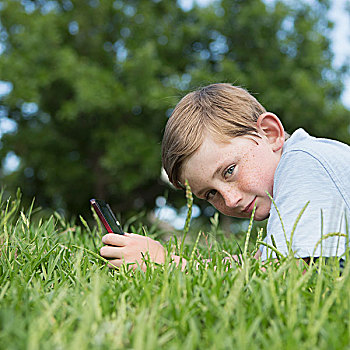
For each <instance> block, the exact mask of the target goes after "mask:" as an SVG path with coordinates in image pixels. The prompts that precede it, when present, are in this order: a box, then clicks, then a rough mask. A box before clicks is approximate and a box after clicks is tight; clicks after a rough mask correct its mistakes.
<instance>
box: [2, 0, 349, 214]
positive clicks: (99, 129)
mask: <svg viewBox="0 0 350 350" xmlns="http://www.w3.org/2000/svg"><path fill="white" fill-rule="evenodd" d="M327 10H328V5H327V2H326V1H318V2H316V5H314V6H313V7H311V6H309V5H307V4H306V3H304V2H300V1H295V2H294V3H292V4H290V5H287V4H285V3H283V2H281V1H276V2H275V4H274V5H269V6H267V5H266V4H265V3H264V2H263V1H261V0H249V1H240V0H236V1H228V0H223V1H221V2H213V4H211V5H210V6H208V7H206V8H200V7H194V8H193V9H192V10H190V11H184V10H183V9H182V8H181V7H180V6H179V5H178V4H177V3H176V2H175V1H146V0H132V1H121V0H119V1H107V0H106V1H98V0H91V1H83V0H76V1H72V2H71V1H69V0H61V1H45V0H37V1H29V0H22V1H15V0H12V1H10V0H7V1H3V2H2V5H1V12H0V14H1V34H0V37H1V38H2V44H3V47H4V50H3V52H2V54H1V55H0V76H1V79H2V80H4V81H8V82H11V83H12V84H13V89H12V91H11V93H10V94H8V95H7V96H4V97H3V98H2V101H1V102H2V105H3V111H5V115H6V117H7V118H10V119H11V120H13V121H15V122H16V125H17V128H16V131H15V132H13V133H9V134H6V135H4V136H3V137H2V139H1V143H2V144H1V149H0V159H4V158H5V156H6V155H7V154H8V152H10V151H14V152H15V153H16V154H17V155H18V156H19V157H20V159H21V162H20V166H19V168H18V170H17V171H15V172H14V173H12V174H9V175H6V174H5V173H4V172H2V173H1V174H0V176H1V179H2V182H3V183H4V184H6V185H7V188H8V189H9V190H10V191H13V190H14V189H15V187H17V186H20V187H21V189H22V191H23V193H24V195H25V197H26V198H29V199H31V198H32V197H34V196H35V197H36V199H37V203H39V204H41V205H43V206H49V207H53V208H56V209H57V208H63V209H65V210H66V212H67V213H70V214H78V213H83V214H84V213H86V212H87V210H88V199H89V198H91V197H94V196H95V197H100V198H104V199H106V200H108V201H110V202H111V203H112V204H113V206H114V208H115V209H116V210H120V211H126V210H131V209H135V210H139V209H140V208H151V207H152V206H153V204H154V198H155V197H156V196H157V195H159V194H162V193H164V191H165V189H166V186H165V185H164V183H163V182H162V181H161V180H160V179H159V175H160V168H161V164H160V142H161V137H162V130H163V128H164V125H165V123H166V120H167V116H168V115H169V113H170V111H171V108H172V107H173V106H174V105H175V103H176V102H177V101H178V99H179V98H180V97H181V96H183V95H184V94H185V93H186V92H187V91H188V90H192V89H193V88H196V87H198V86H199V85H204V84H208V83H211V82H218V81H227V82H233V83H236V84H238V85H241V86H244V87H246V88H247V89H248V90H250V91H251V92H253V93H259V95H257V97H258V99H259V100H260V101H261V102H262V103H263V104H265V105H266V107H267V108H268V109H269V110H271V111H273V112H275V113H277V114H278V115H279V116H280V117H281V118H282V120H283V122H284V123H285V125H286V128H287V130H288V131H293V130H294V129H295V128H296V127H300V126H301V127H305V128H306V129H307V130H308V131H310V133H312V134H314V135H323V136H330V137H335V138H338V139H341V140H343V141H349V133H348V130H347V127H348V123H349V111H347V110H346V109H345V108H344V107H343V106H342V105H341V103H340V102H339V96H340V94H341V92H342V89H343V86H342V83H341V78H342V74H343V73H344V71H339V72H337V71H335V70H334V69H333V68H332V65H331V62H332V53H331V50H330V44H329V39H328V37H327V35H328V31H329V30H330V28H331V23H330V22H328V20H327V19H326V14H327Z"/></svg>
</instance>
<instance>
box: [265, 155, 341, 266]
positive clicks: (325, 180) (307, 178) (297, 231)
mask: <svg viewBox="0 0 350 350" xmlns="http://www.w3.org/2000/svg"><path fill="white" fill-rule="evenodd" d="M273 197H274V201H275V204H276V207H277V209H276V207H275V205H274V204H271V210H270V217H269V220H268V224H267V237H266V240H265V242H266V243H267V244H269V245H273V243H272V239H271V236H272V235H273V238H274V241H275V244H276V248H277V250H278V251H279V252H280V253H282V254H283V255H287V254H288V246H287V241H291V236H292V232H294V233H293V236H292V242H291V247H292V251H293V252H294V255H295V257H299V258H303V257H311V256H314V257H317V256H321V255H322V256H340V255H342V254H343V253H344V252H345V244H346V238H345V237H341V236H339V234H338V235H337V236H334V235H333V236H331V235H330V236H328V237H327V236H326V235H327V234H330V233H343V234H346V226H347V225H346V219H345V217H346V215H347V214H346V210H347V209H346V204H345V202H344V199H343V197H342V195H341V193H340V191H339V189H338V188H337V186H336V185H335V183H334V181H333V179H332V176H331V173H330V172H329V171H328V170H327V167H326V166H325V165H323V164H322V163H321V162H320V161H319V160H318V159H316V158H315V157H314V156H312V155H310V154H309V153H307V152H305V151H290V152H288V153H287V154H284V155H283V157H282V158H281V161H280V163H279V165H278V167H277V169H276V173H275V180H274V194H273ZM306 205H307V206H306ZM305 206H306V208H305V210H304V212H303V214H302V215H301V216H300V218H298V216H299V214H300V213H301V212H302V210H303V208H304V207H305ZM321 237H323V238H322V239H321ZM269 257H272V258H275V257H276V255H275V254H274V253H273V252H272V250H271V249H268V248H266V247H262V260H266V259H267V258H269Z"/></svg>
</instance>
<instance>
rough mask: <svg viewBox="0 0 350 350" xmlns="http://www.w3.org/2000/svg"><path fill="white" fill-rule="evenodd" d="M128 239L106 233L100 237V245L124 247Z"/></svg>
mask: <svg viewBox="0 0 350 350" xmlns="http://www.w3.org/2000/svg"><path fill="white" fill-rule="evenodd" d="M127 239H128V237H124V235H118V234H115V233H108V234H106V235H104V236H103V237H102V243H104V244H109V245H115V246H118V247H124V246H125V244H126V240H127Z"/></svg>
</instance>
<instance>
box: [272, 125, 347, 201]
mask: <svg viewBox="0 0 350 350" xmlns="http://www.w3.org/2000/svg"><path fill="white" fill-rule="evenodd" d="M349 164H350V147H349V146H348V145H346V144H345V143H342V142H339V141H336V140H331V139H324V138H316V137H313V136H310V135H309V134H308V133H307V132H306V131H305V130H303V129H298V130H296V131H295V132H294V133H293V134H292V136H291V137H290V138H289V139H288V140H287V141H286V142H285V145H284V146H283V152H282V156H281V160H280V162H279V164H278V166H277V169H276V172H275V178H274V194H277V193H279V192H286V191H287V189H288V190H289V191H291V192H292V193H300V195H301V196H302V194H303V193H304V192H305V193H309V192H311V193H312V194H313V196H316V197H317V196H318V193H319V191H320V190H322V191H327V189H328V191H329V193H334V190H335V191H337V192H339V194H340V195H341V196H342V197H343V198H344V199H345V202H346V203H347V206H348V207H349V208H350V178H349V176H348V173H349ZM308 196H310V194H308ZM309 199H310V198H309Z"/></svg>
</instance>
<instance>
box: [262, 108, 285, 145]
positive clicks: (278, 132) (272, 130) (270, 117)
mask: <svg viewBox="0 0 350 350" xmlns="http://www.w3.org/2000/svg"><path fill="white" fill-rule="evenodd" d="M256 126H257V129H258V132H259V134H260V135H261V136H265V137H266V138H267V140H268V141H269V143H270V144H271V146H272V149H273V150H274V151H279V150H280V149H282V147H283V145H284V141H285V134H284V128H283V125H282V123H281V121H280V120H279V119H278V117H277V116H276V115H275V114H273V113H271V112H266V113H263V114H261V115H260V116H259V118H258V120H257V122H256Z"/></svg>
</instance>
